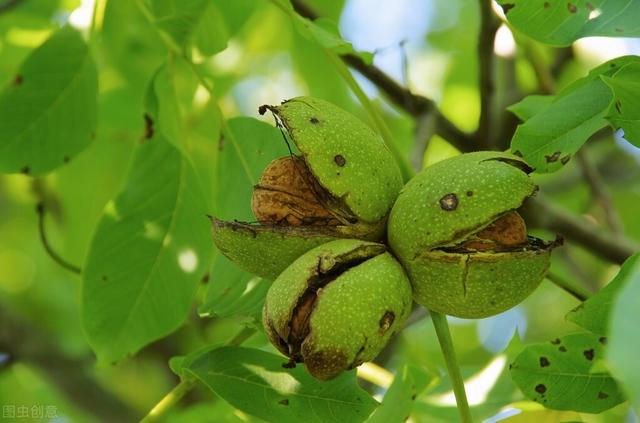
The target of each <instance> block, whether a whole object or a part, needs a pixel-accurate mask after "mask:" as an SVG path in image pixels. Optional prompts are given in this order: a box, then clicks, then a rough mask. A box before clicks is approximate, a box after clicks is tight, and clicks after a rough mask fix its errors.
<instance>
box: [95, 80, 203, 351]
mask: <svg viewBox="0 0 640 423" xmlns="http://www.w3.org/2000/svg"><path fill="white" fill-rule="evenodd" d="M168 79H169V78H168V76H167V71H166V68H162V69H161V70H160V71H159V72H158V73H157V74H156V78H154V80H153V82H152V84H151V87H152V89H151V91H152V92H153V93H155V94H156V95H155V96H153V95H152V96H151V98H153V99H154V100H153V101H151V100H150V101H149V102H148V103H149V104H150V105H152V106H154V107H151V108H150V110H149V113H150V116H151V119H150V120H149V121H148V122H147V126H148V128H147V135H151V133H153V137H151V138H149V139H146V140H145V141H144V143H143V144H142V145H140V146H139V147H138V150H137V151H136V154H135V155H134V158H133V163H132V165H131V170H130V173H129V176H128V179H127V183H126V186H125V188H124V190H123V191H122V192H121V193H120V194H119V195H118V197H116V199H115V200H114V201H112V202H111V203H109V205H108V206H107V208H106V209H105V212H104V214H103V216H102V219H101V221H100V223H99V224H98V228H97V230H96V233H95V235H94V238H93V240H92V243H91V247H90V250H89V255H88V257H87V261H86V264H85V271H84V273H83V277H84V278H83V291H82V305H83V313H82V318H83V323H84V327H85V331H86V333H87V337H88V338H89V343H90V344H91V346H92V347H93V349H94V350H95V351H96V353H97V355H98V358H99V359H100V360H102V361H110V362H111V361H116V360H119V359H121V358H123V357H124V356H125V355H127V354H130V353H133V352H135V351H137V350H138V349H139V348H141V347H142V346H144V345H146V344H147V343H149V342H151V341H154V340H156V339H158V338H161V337H163V336H166V335H167V334H169V333H170V332H171V331H173V330H175V329H176V328H177V327H178V326H180V324H182V322H183V321H184V319H185V318H186V316H187V313H188V311H189V308H190V306H191V302H192V300H193V296H194V294H195V289H196V286H197V284H198V281H199V280H200V279H201V277H202V275H203V274H204V272H205V269H206V268H207V266H208V265H209V259H210V254H211V251H212V243H211V240H210V235H209V234H210V229H209V224H208V221H207V218H206V206H205V200H204V195H203V193H202V191H201V189H200V181H199V180H198V178H197V177H196V174H195V172H194V170H193V169H192V167H191V164H190V162H189V161H188V160H187V159H186V158H185V156H183V154H182V153H181V152H180V150H179V149H178V147H176V146H177V145H179V142H178V141H177V140H173V142H169V140H168V136H170V135H175V134H176V128H177V127H178V124H177V123H171V122H167V121H166V120H177V119H179V116H178V115H174V116H171V115H170V114H168V113H167V112H166V111H167V110H177V108H176V107H175V105H173V106H170V105H167V103H172V102H175V98H173V97H172V95H171V92H170V91H167V89H168V87H169V85H168V84H169V81H168ZM159 118H162V119H164V122H159V121H158V119H159ZM149 127H152V128H154V129H153V130H152V131H151V130H149Z"/></svg>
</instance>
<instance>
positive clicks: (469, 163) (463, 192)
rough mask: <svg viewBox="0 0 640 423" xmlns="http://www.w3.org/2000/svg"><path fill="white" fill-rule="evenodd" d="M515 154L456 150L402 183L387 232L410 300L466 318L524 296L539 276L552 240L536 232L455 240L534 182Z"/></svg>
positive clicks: (510, 205) (531, 189)
mask: <svg viewBox="0 0 640 423" xmlns="http://www.w3.org/2000/svg"><path fill="white" fill-rule="evenodd" d="M529 171H530V169H529V168H528V166H527V165H526V163H525V162H523V161H522V160H521V159H520V158H518V157H516V156H513V155H510V154H507V153H499V152H489V151H485V152H476V153H468V154H463V155H460V156H456V157H453V158H450V159H447V160H443V161H442V162H439V163H436V164H434V165H433V166H430V167H428V168H427V169H425V170H424V171H422V172H421V173H420V174H418V175H416V177H415V178H414V179H412V180H411V181H410V182H409V183H408V184H407V185H406V186H405V188H404V189H403V190H402V192H401V193H400V196H399V197H398V200H397V201H396V204H395V205H394V207H393V209H392V211H391V214H390V216H389V225H388V239H389V243H390V245H391V248H392V250H393V251H394V253H395V254H396V257H398V258H399V259H400V261H401V262H402V264H403V265H404V268H405V269H406V271H407V273H408V275H409V279H410V280H411V284H412V286H413V294H414V300H415V301H416V302H417V303H419V304H421V305H424V306H425V307H427V308H429V309H433V310H435V311H438V312H441V313H445V314H448V315H452V316H457V317H463V318H482V317H487V316H491V315H494V314H497V313H500V312H502V311H505V310H507V309H509V308H511V307H513V306H515V305H516V304H518V303H520V302H521V301H522V300H524V299H525V298H526V297H527V296H528V295H529V294H531V292H533V291H534V290H535V288H536V287H537V286H538V285H539V284H540V282H541V281H542V279H543V277H544V274H545V272H546V271H547V268H548V266H549V255H550V250H551V249H552V248H553V246H555V243H547V242H543V241H540V240H536V239H534V238H529V240H528V241H527V242H526V243H524V244H523V245H521V246H516V247H514V248H511V249H510V250H509V251H467V250H465V249H464V248H458V247H459V246H460V244H461V243H462V242H464V241H465V240H466V239H468V238H469V237H470V236H471V235H473V234H475V233H477V232H478V231H480V230H482V229H483V228H485V227H486V226H487V225H489V224H491V222H493V221H494V220H496V219H497V218H499V217H500V216H503V215H504V214H505V213H507V212H509V211H511V210H515V209H517V208H519V207H520V206H521V205H522V203H523V202H524V201H525V200H526V199H527V198H528V197H530V196H531V195H533V194H534V193H535V191H536V190H537V186H536V185H535V184H534V183H533V181H532V180H531V179H530V178H529V176H528V172H529Z"/></svg>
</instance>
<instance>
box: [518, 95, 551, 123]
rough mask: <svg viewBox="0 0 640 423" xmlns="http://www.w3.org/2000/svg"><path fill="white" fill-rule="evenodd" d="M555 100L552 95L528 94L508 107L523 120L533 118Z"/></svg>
mask: <svg viewBox="0 0 640 423" xmlns="http://www.w3.org/2000/svg"><path fill="white" fill-rule="evenodd" d="M553 100H555V96H552V95H528V96H526V97H525V98H524V99H522V100H521V101H519V102H518V103H516V104H512V105H511V106H509V107H507V110H509V111H510V112H511V113H513V114H514V115H516V116H517V117H518V118H519V119H520V120H521V121H523V122H524V121H526V120H528V119H531V118H532V117H533V116H535V115H537V114H538V113H540V111H542V110H543V109H544V108H545V107H547V106H549V105H550V104H551V103H553Z"/></svg>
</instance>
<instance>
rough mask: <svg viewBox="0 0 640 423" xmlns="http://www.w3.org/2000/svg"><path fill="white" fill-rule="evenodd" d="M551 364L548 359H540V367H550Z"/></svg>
mask: <svg viewBox="0 0 640 423" xmlns="http://www.w3.org/2000/svg"><path fill="white" fill-rule="evenodd" d="M550 364H551V363H550V362H549V359H548V358H547V357H540V367H549V365H550Z"/></svg>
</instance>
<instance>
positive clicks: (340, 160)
mask: <svg viewBox="0 0 640 423" xmlns="http://www.w3.org/2000/svg"><path fill="white" fill-rule="evenodd" d="M333 161H334V162H336V164H337V165H338V166H340V167H343V166H344V165H345V164H347V160H346V159H345V158H344V156H343V155H342V154H337V155H336V156H335V157H334V158H333Z"/></svg>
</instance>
